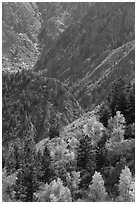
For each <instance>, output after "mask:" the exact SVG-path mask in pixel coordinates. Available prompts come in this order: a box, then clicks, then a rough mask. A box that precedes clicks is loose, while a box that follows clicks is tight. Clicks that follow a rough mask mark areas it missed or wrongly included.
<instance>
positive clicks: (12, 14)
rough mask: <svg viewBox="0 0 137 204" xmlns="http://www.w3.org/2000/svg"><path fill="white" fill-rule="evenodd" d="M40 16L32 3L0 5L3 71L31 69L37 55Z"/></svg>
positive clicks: (5, 3) (6, 3)
mask: <svg viewBox="0 0 137 204" xmlns="http://www.w3.org/2000/svg"><path fill="white" fill-rule="evenodd" d="M40 27H41V24H40V14H39V13H38V9H37V6H36V4H35V3H33V2H30V3H28V2H3V3H2V62H3V69H11V70H16V69H18V68H20V69H22V68H26V67H27V66H29V67H33V65H34V64H35V63H36V60H37V57H38V55H39V50H38V48H37V35H38V33H39V30H40Z"/></svg>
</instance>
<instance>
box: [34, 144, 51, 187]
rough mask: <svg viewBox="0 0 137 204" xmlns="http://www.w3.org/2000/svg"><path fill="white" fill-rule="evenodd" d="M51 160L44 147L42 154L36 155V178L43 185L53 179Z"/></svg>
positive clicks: (46, 148) (48, 152)
mask: <svg viewBox="0 0 137 204" xmlns="http://www.w3.org/2000/svg"><path fill="white" fill-rule="evenodd" d="M51 162H52V159H51V157H50V151H49V150H48V147H45V149H44V151H43V153H41V152H38V153H37V163H38V164H39V166H38V171H37V172H38V178H39V180H40V181H42V182H44V183H49V182H50V181H51V179H53V176H54V171H53V167H52V163H51Z"/></svg>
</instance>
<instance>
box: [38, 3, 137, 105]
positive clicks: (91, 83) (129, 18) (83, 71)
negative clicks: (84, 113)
mask: <svg viewBox="0 0 137 204" xmlns="http://www.w3.org/2000/svg"><path fill="white" fill-rule="evenodd" d="M134 24H135V4H134V3H123V2H122V3H110V2H107V3H95V4H91V6H90V8H89V9H88V10H87V13H86V14H85V15H84V17H83V18H81V19H80V20H79V21H77V22H75V23H73V24H71V25H70V26H69V27H67V28H66V29H65V30H64V32H63V33H62V34H61V35H60V36H59V38H58V39H57V40H56V41H55V42H54V44H53V45H52V46H51V48H49V49H46V48H45V49H43V51H42V53H41V55H40V57H39V60H38V61H37V63H36V65H35V71H40V70H42V72H43V73H44V75H45V76H48V77H54V78H57V79H59V80H60V81H62V82H64V83H65V84H68V85H69V87H71V88H70V89H71V91H72V93H73V94H74V96H75V97H76V99H77V100H78V101H79V102H80V104H81V105H82V106H83V107H84V108H85V109H87V108H89V104H90V106H91V107H93V106H94V104H98V103H100V101H101V100H102V94H103V95H105V93H106V92H107V89H108V88H109V87H110V85H111V82H113V81H115V79H116V78H118V77H119V75H123V74H124V75H126V74H127V75H129V77H130V78H132V77H133V76H134V74H133V73H134V71H133V70H134V41H133V40H134V28H135V25H134ZM131 70H132V71H131ZM102 89H104V90H105V92H102Z"/></svg>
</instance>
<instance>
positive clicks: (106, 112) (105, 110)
mask: <svg viewBox="0 0 137 204" xmlns="http://www.w3.org/2000/svg"><path fill="white" fill-rule="evenodd" d="M110 117H111V109H110V107H109V106H108V105H107V104H103V105H102V106H101V107H100V110H99V120H100V122H101V123H102V124H103V125H104V127H107V125H108V119H110Z"/></svg>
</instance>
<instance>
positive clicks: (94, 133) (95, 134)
mask: <svg viewBox="0 0 137 204" xmlns="http://www.w3.org/2000/svg"><path fill="white" fill-rule="evenodd" d="M103 130H104V126H103V125H102V123H100V122H98V121H97V119H96V117H92V118H91V119H90V120H89V121H88V123H87V124H86V125H85V126H84V133H85V135H88V136H89V138H91V141H92V146H93V147H95V146H96V145H97V142H98V141H99V140H100V139H101V137H102V133H103Z"/></svg>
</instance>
